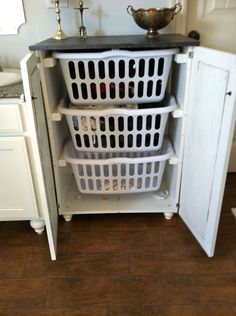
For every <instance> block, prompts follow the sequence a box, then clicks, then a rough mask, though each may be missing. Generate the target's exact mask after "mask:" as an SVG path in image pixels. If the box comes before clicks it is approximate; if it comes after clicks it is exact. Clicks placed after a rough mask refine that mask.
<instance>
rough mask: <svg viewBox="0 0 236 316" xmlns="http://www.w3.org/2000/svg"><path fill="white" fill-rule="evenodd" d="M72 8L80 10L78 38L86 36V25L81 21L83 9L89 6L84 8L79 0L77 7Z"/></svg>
mask: <svg viewBox="0 0 236 316" xmlns="http://www.w3.org/2000/svg"><path fill="white" fill-rule="evenodd" d="M74 9H75V10H79V12H80V20H81V25H80V27H79V37H80V38H87V31H86V27H85V26H84V21H83V11H84V10H86V9H89V8H85V7H84V3H83V1H80V2H79V7H78V8H74Z"/></svg>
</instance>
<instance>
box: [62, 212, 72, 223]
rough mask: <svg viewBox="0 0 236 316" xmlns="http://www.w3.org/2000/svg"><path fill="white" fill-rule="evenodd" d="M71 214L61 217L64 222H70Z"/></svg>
mask: <svg viewBox="0 0 236 316" xmlns="http://www.w3.org/2000/svg"><path fill="white" fill-rule="evenodd" d="M72 216H73V215H72V214H68V215H63V217H64V220H65V221H66V222H70V221H71V219H72Z"/></svg>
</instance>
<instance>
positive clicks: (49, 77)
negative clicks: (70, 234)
mask: <svg viewBox="0 0 236 316" xmlns="http://www.w3.org/2000/svg"><path fill="white" fill-rule="evenodd" d="M41 58H43V56H41ZM40 75H41V79H42V89H43V95H44V104H45V112H46V120H47V126H48V133H49V139H50V148H51V155H52V161H53V170H54V177H55V186H56V193H57V202H58V207H59V212H60V208H63V207H64V205H65V198H66V195H67V191H68V187H69V185H70V183H71V176H72V172H71V167H70V166H69V165H67V166H65V167H59V164H58V161H59V159H60V157H61V154H62V152H63V148H64V145H65V142H66V139H67V138H68V137H69V136H68V135H69V133H68V126H67V122H66V119H65V118H64V117H63V118H62V120H61V121H56V122H54V121H52V113H54V112H57V107H58V105H59V102H60V100H61V99H66V97H67V93H66V90H65V86H64V80H63V76H62V73H61V68H60V65H59V64H56V65H55V66H54V67H52V68H45V67H44V66H43V62H42V63H41V64H40Z"/></svg>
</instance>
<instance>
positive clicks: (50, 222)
mask: <svg viewBox="0 0 236 316" xmlns="http://www.w3.org/2000/svg"><path fill="white" fill-rule="evenodd" d="M21 72H22V80H23V85H24V94H25V101H26V111H27V116H28V121H29V126H28V128H29V133H30V138H31V142H32V148H33V160H34V166H35V173H36V175H35V178H36V179H35V183H36V189H37V200H38V204H39V208H40V210H41V213H42V215H43V219H44V220H45V224H46V230H47V236H48V243H49V248H50V253H51V258H52V260H55V259H56V247H57V226H58V214H57V201H56V194H55V185H54V177H53V171H52V163H51V155H50V148H49V141H48V131H47V127H46V123H45V122H46V119H45V111H44V104H43V97H42V91H41V83H40V77H39V71H38V68H37V58H36V56H35V54H34V53H29V54H28V55H27V56H26V57H25V58H24V59H23V60H22V61H21Z"/></svg>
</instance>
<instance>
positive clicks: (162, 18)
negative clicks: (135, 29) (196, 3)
mask: <svg viewBox="0 0 236 316" xmlns="http://www.w3.org/2000/svg"><path fill="white" fill-rule="evenodd" d="M181 9H182V5H181V4H180V3H177V4H176V5H175V6H174V7H172V8H161V9H158V8H150V9H147V10H146V9H142V8H140V9H138V10H135V9H134V8H133V7H132V6H131V5H129V6H128V7H127V12H128V13H129V14H130V15H132V17H133V18H134V21H135V22H136V24H137V25H138V26H140V27H141V28H142V29H145V30H148V32H147V34H146V36H147V37H149V38H156V37H158V36H159V33H158V30H160V29H162V28H164V27H165V26H167V25H168V24H169V23H170V22H171V20H172V19H173V18H174V16H175V15H176V14H178V13H179V12H180V11H181Z"/></svg>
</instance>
